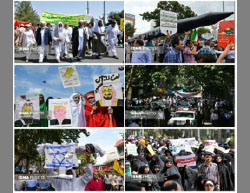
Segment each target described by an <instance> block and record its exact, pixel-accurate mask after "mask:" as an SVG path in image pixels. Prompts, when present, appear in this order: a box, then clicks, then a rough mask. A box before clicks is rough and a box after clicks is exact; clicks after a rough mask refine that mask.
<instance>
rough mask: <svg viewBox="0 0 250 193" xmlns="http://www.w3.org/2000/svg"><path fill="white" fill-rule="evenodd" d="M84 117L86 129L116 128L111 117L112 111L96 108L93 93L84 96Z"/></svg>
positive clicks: (105, 108)
mask: <svg viewBox="0 0 250 193" xmlns="http://www.w3.org/2000/svg"><path fill="white" fill-rule="evenodd" d="M85 101H86V106H85V116H86V123H87V127H116V126H117V125H116V121H115V118H114V116H112V118H110V117H111V116H110V114H111V115H112V113H113V112H112V109H110V108H108V107H97V106H96V101H95V94H94V93H93V92H91V93H88V94H86V95H85Z"/></svg>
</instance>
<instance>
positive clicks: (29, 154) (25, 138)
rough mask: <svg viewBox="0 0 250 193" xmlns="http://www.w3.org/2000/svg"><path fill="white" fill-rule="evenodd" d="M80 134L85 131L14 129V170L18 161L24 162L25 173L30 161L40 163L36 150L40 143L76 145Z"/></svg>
mask: <svg viewBox="0 0 250 193" xmlns="http://www.w3.org/2000/svg"><path fill="white" fill-rule="evenodd" d="M80 133H86V130H85V129H16V130H15V168H16V167H17V166H18V164H19V163H20V161H22V160H26V173H27V172H28V171H29V165H30V162H31V161H38V162H40V159H41V158H40V157H39V153H38V152H37V150H36V148H37V145H38V144H42V143H53V142H57V143H59V144H60V143H62V142H67V143H70V142H73V143H78V140H77V139H78V138H79V137H80Z"/></svg>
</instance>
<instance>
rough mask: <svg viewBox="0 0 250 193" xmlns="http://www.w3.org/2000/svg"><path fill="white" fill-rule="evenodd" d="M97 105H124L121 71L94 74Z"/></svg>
mask: <svg viewBox="0 0 250 193" xmlns="http://www.w3.org/2000/svg"><path fill="white" fill-rule="evenodd" d="M94 89H95V90H94V92H95V100H96V104H97V106H105V107H111V106H122V105H123V96H122V88H121V81H120V75H119V73H113V74H105V75H100V76H94Z"/></svg>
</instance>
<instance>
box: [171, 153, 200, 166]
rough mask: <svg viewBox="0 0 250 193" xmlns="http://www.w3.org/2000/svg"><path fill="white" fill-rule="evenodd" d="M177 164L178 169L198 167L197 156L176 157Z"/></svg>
mask: <svg viewBox="0 0 250 193" xmlns="http://www.w3.org/2000/svg"><path fill="white" fill-rule="evenodd" d="M176 163H177V166H178V167H184V166H196V157H195V154H191V155H185V156H176Z"/></svg>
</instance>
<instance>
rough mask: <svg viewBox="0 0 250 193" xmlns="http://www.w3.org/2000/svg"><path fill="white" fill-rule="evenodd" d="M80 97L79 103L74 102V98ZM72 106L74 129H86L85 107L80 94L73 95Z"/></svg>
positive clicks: (71, 98)
mask: <svg viewBox="0 0 250 193" xmlns="http://www.w3.org/2000/svg"><path fill="white" fill-rule="evenodd" d="M76 95H79V97H80V100H79V103H76V102H75V101H74V96H76ZM70 106H71V114H72V126H73V127H86V119H85V111H84V107H83V101H82V99H81V96H80V94H79V93H73V94H72V95H71V96H70Z"/></svg>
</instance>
